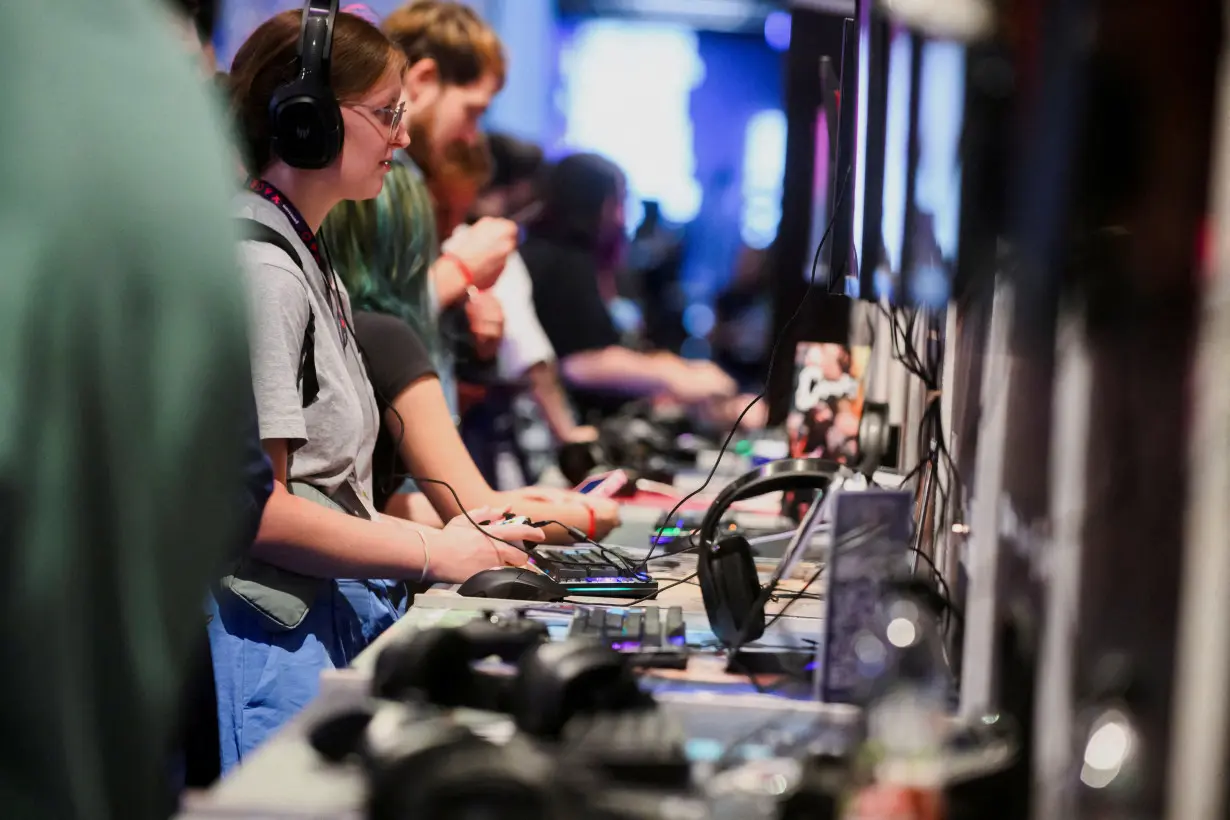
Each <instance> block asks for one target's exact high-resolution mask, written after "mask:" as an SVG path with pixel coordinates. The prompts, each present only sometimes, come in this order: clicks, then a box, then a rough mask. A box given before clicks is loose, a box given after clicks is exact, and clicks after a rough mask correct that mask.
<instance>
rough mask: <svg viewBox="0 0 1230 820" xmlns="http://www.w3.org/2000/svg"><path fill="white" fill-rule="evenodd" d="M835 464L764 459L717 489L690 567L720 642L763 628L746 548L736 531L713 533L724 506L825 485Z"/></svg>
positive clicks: (743, 638)
mask: <svg viewBox="0 0 1230 820" xmlns="http://www.w3.org/2000/svg"><path fill="white" fill-rule="evenodd" d="M840 469H841V467H840V465H839V464H837V463H836V462H833V461H825V460H823V459H819V458H786V459H781V460H780V461H770V462H769V463H768V464H764V465H762V466H760V467H758V468H756V469H755V470H752V471H751V472H749V473H745V474H744V475H742V476H740V477H739V478H736V479H735V480H734V481H732V482H731V483H730V484H728V485H726V488H725V489H724V490H722V492H721V493H719V494H718V497H717V498H716V499H714V501H713V503H712V504H710V505H709V509H708V511H706V512H705V518H704V521H702V522H701V525H700V533H699V536H698V539H699V541H700V549H699V550H698V552H697V556H696V558H697V561H696V565H697V566H696V568H697V570H698V575H699V578H700V592H701V596H702V597H703V598H704V601H705V612H706V613H707V614H708V616H709V628H710V629H712V630H713V634H714V635H715V636H717V639H718V640H719V641H721V642H722V643H723V644H724V645H725V646H728V647H730V646H736V645H738V644H741V643H745V642H747V641H754V640H756V639H757V638H759V637H760V636H761V635H763V634H764V627H765V623H764V604H763V603H762V602H761V600H760V595H761V590H760V578H759V577H758V576H757V574H756V564H755V561H753V559H752V548H751V545H750V544H748V542H747V539H746V538H744V537H743V536H742V535H728V536H726V537H725V538H722V539H720V540H717V541H716V543H715V541H714V539H715V538H717V530H718V526H719V524H720V523H721V521H722V516H723V515H725V514H726V510H727V509H728V508H729V507H730V505H731V504H734V503H735V502H736V501H742V500H744V499H747V498H753V497H755V496H758V495H764V494H765V493H771V492H774V491H776V490H799V489H804V490H805V489H813V490H820V491H824V490H827V489H828V487H829V485H830V484H831V483H832V481H833V477H834V476H836V475H837V472H838V470H840Z"/></svg>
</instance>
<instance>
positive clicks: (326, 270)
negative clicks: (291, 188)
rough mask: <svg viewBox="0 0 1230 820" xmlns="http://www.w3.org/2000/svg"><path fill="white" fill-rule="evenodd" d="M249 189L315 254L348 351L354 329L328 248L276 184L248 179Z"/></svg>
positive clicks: (339, 331) (343, 343) (330, 304)
mask: <svg viewBox="0 0 1230 820" xmlns="http://www.w3.org/2000/svg"><path fill="white" fill-rule="evenodd" d="M247 188H248V190H249V191H251V192H252V193H254V194H256V195H257V196H259V197H260V198H261V199H263V200H265V201H267V202H272V203H273V204H274V205H276V206H278V210H280V211H281V212H282V215H283V216H285V217H286V219H287V221H289V222H290V226H291V227H292V228H294V229H295V233H296V234H297V235H298V236H299V239H300V240H301V241H302V242H303V244H304V245H306V246H307V249H308V251H309V252H310V253H311V254H312V259H314V260H315V261H316V266H317V267H318V268H320V273H321V275H322V276H323V277H324V282H325V298H326V300H327V301H328V303H329V311H330V312H331V313H332V314H333V318H334V319H335V320H336V321H337V329H338V333H339V334H341V337H342V349H343V350H345V349H346V347H347V346H348V345H349V343H350V338H349V337H350V326H349V323H348V322H347V321H346V309H345V307H344V305H343V302H342V294H341V288H340V287H339V286H338V284H337V277H335V276H334V275H333V265H331V264H330V260H329V252H328V250H327V249H326V248H325V246H324V243H323V242H322V241H320V240H319V239H318V238H317V237H316V233H315V232H314V231H313V230H312V228H311V226H310V225H308V224H307V220H306V219H304V218H303V214H301V213H299V209H298V208H296V207H295V204H294V203H293V202H291V201H290V200H289V199H287V197H286V194H284V193H282V192H281V191H279V190H278V189H277V187H275V186H274V185H273V183H270V182H266V181H265V180H263V179H256V178H255V177H248V182H247Z"/></svg>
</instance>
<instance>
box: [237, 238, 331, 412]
mask: <svg viewBox="0 0 1230 820" xmlns="http://www.w3.org/2000/svg"><path fill="white" fill-rule="evenodd" d="M238 221H239V226H240V230H241V232H242V236H243V237H244V238H245V239H248V240H251V241H253V242H260V243H262V244H265V245H273V246H274V247H275V248H278V249H279V250H281V251H283V252H284V253H285V254H286V255H287V256H289V257H290V258H291V259H293V260H294V262H295V267H297V268H299V270H301V271H303V270H304V268H303V258H302V257H301V256H299V252H298V251H297V250H295V246H294V245H293V244H292V243H291V241H290V240H289V239H287V238H286V237H285V236H283V235H282V234H280V233H278V232H277V231H276V230H274V229H273V228H271V227H269V226H268V225H266V224H265V223H263V222H257V221H256V220H255V219H247V218H242V217H241V218H240V219H239V220H238ZM304 272H305V273H306V271H304ZM295 385H296V386H297V387H298V388H299V393H300V395H301V396H302V398H303V407H305V408H306V407H309V406H311V404H312V403H313V402H315V401H316V398H317V397H318V396H319V395H320V380H319V379H318V378H317V376H316V314H315V313H314V312H313V311H312V306H311V304H310V303H309V304H308V320H307V327H305V328H304V329H303V342H302V344H301V345H300V347H299V371H298V373H296V374H295Z"/></svg>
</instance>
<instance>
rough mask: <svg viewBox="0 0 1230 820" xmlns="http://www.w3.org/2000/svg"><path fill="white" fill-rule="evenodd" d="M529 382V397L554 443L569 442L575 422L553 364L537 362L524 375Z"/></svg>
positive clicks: (574, 430) (574, 428)
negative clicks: (540, 412) (553, 438)
mask: <svg viewBox="0 0 1230 820" xmlns="http://www.w3.org/2000/svg"><path fill="white" fill-rule="evenodd" d="M526 375H527V376H528V378H529V382H530V395H531V396H532V397H533V399H534V403H535V404H537V405H538V409H539V410H541V411H542V417H543V419H544V420H545V421H546V422H547V427H548V428H550V430H551V435H553V436H554V437H555V440H556V441H570V440H571V438H572V436H573V434H575V433H576V429H577V422H576V419H575V418H574V417H573V415H572V408H571V407H569V406H568V398H567V397H566V396H565V395H564V387H563V385H561V384H560V381H559V373H558V371H557V370H556V369H555V364H554V363H553V362H539V363H538V364H536V365H534V366H533V367H531V368H530V369H529V371H528V372H527V373H526Z"/></svg>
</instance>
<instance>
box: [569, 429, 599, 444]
mask: <svg viewBox="0 0 1230 820" xmlns="http://www.w3.org/2000/svg"><path fill="white" fill-rule="evenodd" d="M597 440H598V428H597V427H592V426H590V425H588V424H584V425H581V426H580V427H575V428H573V430H572V432H571V433H569V434H568V436H567V438H566V441H567V443H569V444H588V443H589V442H591V441H597Z"/></svg>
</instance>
